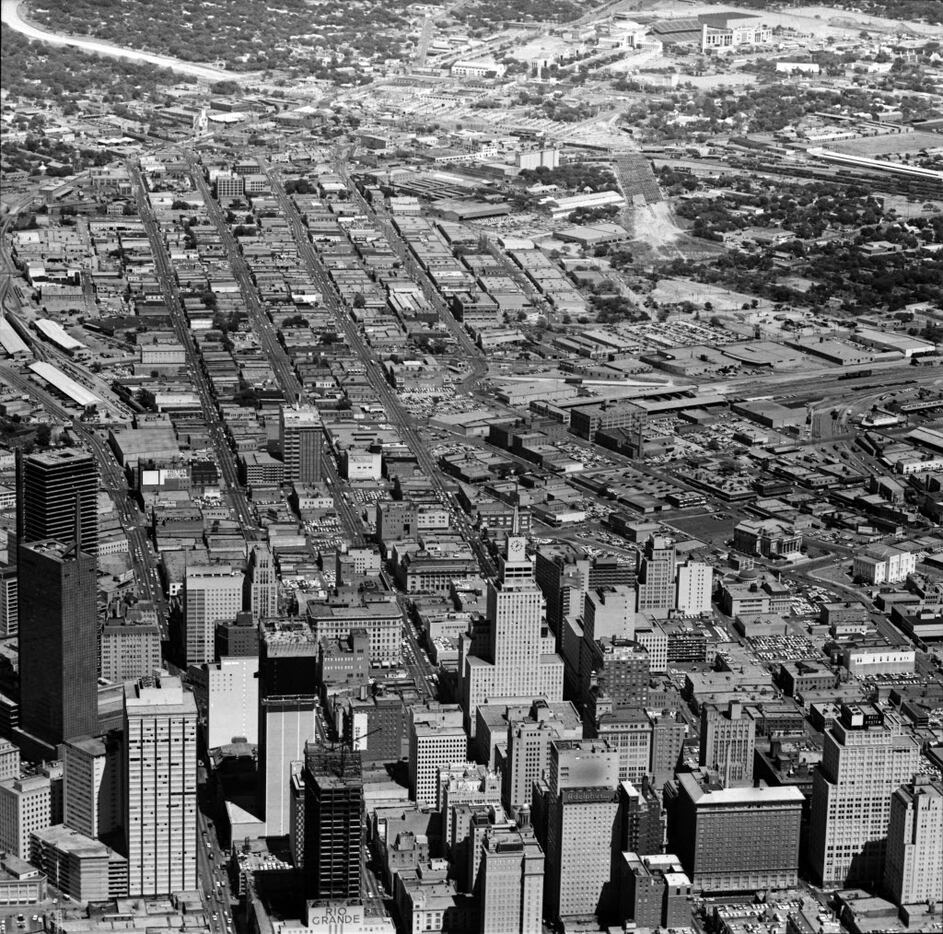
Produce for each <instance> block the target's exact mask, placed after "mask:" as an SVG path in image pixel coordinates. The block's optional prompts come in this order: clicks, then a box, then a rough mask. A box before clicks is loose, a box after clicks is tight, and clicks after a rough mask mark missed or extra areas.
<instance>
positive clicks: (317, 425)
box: [278, 405, 324, 484]
mask: <svg viewBox="0 0 943 934" xmlns="http://www.w3.org/2000/svg"><path fill="white" fill-rule="evenodd" d="M278 428H279V441H280V443H281V448H282V460H283V461H284V462H285V482H286V483H296V482H297V483H302V484H312V483H318V482H319V481H320V479H321V444H322V440H323V437H324V424H323V422H322V420H321V413H320V412H318V410H317V409H316V408H315V407H314V406H313V405H299V406H295V407H294V408H289V407H288V406H282V409H281V413H280V416H279V423H278Z"/></svg>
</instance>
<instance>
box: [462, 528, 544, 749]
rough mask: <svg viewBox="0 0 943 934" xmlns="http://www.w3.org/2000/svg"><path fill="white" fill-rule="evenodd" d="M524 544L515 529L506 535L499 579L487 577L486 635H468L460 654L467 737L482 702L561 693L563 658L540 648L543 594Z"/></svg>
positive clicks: (526, 698)
mask: <svg viewBox="0 0 943 934" xmlns="http://www.w3.org/2000/svg"><path fill="white" fill-rule="evenodd" d="M515 532H516V529H515ZM526 546H527V543H526V541H525V539H523V538H521V537H519V536H518V535H516V534H514V535H511V536H510V537H509V538H508V540H507V556H506V557H505V558H504V559H503V560H502V561H501V568H500V576H499V579H498V580H497V581H489V583H488V626H487V628H486V632H485V635H484V636H479V637H478V638H476V637H475V636H474V635H473V636H472V640H471V645H470V649H469V652H468V654H467V655H466V656H465V658H464V669H463V685H462V687H463V701H464V703H463V707H464V710H465V724H466V729H467V730H468V734H469V736H471V737H474V735H475V728H476V711H477V710H478V707H480V706H481V705H482V704H485V703H488V704H495V703H502V702H504V701H515V702H516V701H524V702H530V701H532V700H535V699H536V698H539V697H542V698H544V699H546V700H548V701H559V700H562V699H563V659H562V658H560V656H559V655H557V654H555V653H546V652H544V648H545V643H544V640H543V628H544V596H543V593H542V592H541V591H540V588H539V587H538V586H537V584H536V582H535V581H534V569H533V565H532V564H531V562H530V559H529V558H528V557H527V547H526Z"/></svg>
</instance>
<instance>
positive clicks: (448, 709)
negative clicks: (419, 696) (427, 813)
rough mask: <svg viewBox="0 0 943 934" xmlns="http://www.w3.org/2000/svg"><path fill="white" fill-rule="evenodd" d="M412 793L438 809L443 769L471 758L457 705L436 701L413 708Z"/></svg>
mask: <svg viewBox="0 0 943 934" xmlns="http://www.w3.org/2000/svg"><path fill="white" fill-rule="evenodd" d="M408 717H409V721H408V724H409V794H410V797H411V798H412V799H413V800H414V801H415V802H416V803H417V804H419V805H420V806H425V807H436V806H437V803H438V795H439V787H438V781H439V769H442V768H447V767H448V766H450V765H451V764H452V763H453V762H465V761H466V760H467V759H468V736H467V735H466V733H465V728H464V726H463V724H462V710H461V708H460V707H459V706H458V705H457V704H439V703H436V702H434V701H430V702H427V703H425V704H416V705H414V706H412V707H410V708H409V711H408Z"/></svg>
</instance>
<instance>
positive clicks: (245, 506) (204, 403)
mask: <svg viewBox="0 0 943 934" xmlns="http://www.w3.org/2000/svg"><path fill="white" fill-rule="evenodd" d="M128 169H129V171H130V173H131V179H132V181H133V183H134V188H135V194H136V198H137V208H138V214H139V216H140V218H141V220H142V221H143V222H144V228H145V230H146V231H147V237H148V240H149V241H150V244H151V253H152V254H153V257H154V267H155V271H156V273H157V277H158V279H159V280H160V283H161V288H162V290H163V293H164V303H165V304H166V306H167V310H168V312H169V313H170V317H171V320H172V321H173V326H174V331H175V332H176V334H177V339H178V340H179V341H180V343H181V344H182V345H183V347H184V348H185V349H186V352H187V358H188V359H189V361H190V367H189V372H190V377H191V379H192V380H193V386H194V389H196V391H197V395H198V396H199V397H200V407H201V410H202V412H203V418H204V420H205V421H206V424H207V427H208V428H209V432H210V437H211V439H212V442H213V448H214V450H215V451H216V459H217V464H218V465H219V469H220V473H221V474H222V478H223V480H224V481H225V485H226V492H227V494H228V495H229V499H230V502H231V503H232V505H233V507H234V509H235V511H236V517H237V519H238V522H239V525H240V526H241V528H242V531H243V532H244V533H247V534H249V536H250V537H251V536H252V533H254V531H255V529H256V528H257V525H256V521H255V518H254V516H253V514H252V510H251V508H250V507H249V501H248V498H247V497H246V493H245V490H243V489H242V487H241V485H240V483H239V471H238V469H237V466H236V458H235V456H234V454H233V452H232V448H231V447H230V446H229V442H228V441H227V440H226V432H225V428H226V426H225V425H224V424H223V420H222V418H221V417H220V414H219V410H218V409H217V407H216V400H215V396H214V394H213V390H212V388H211V387H210V385H209V380H208V379H207V377H206V374H205V373H204V371H203V367H202V365H201V362H200V356H199V353H198V352H197V348H196V343H195V341H194V340H193V335H192V334H191V333H190V322H189V321H188V320H187V316H186V313H185V312H184V310H183V303H182V302H181V301H180V292H179V290H178V288H177V277H176V274H175V272H174V268H173V265H172V264H171V262H170V257H169V256H168V255H167V248H166V245H165V243H164V238H163V236H162V234H161V232H160V227H159V226H158V223H157V219H156V218H155V216H154V212H153V211H152V210H151V204H150V200H149V199H148V196H147V189H146V188H145V185H144V179H143V178H142V177H141V171H140V168H139V167H138V166H137V165H135V164H134V163H129V164H128Z"/></svg>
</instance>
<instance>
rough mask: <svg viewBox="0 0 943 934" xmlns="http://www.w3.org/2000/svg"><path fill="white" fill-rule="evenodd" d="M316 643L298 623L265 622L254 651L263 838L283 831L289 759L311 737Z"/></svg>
mask: <svg viewBox="0 0 943 934" xmlns="http://www.w3.org/2000/svg"><path fill="white" fill-rule="evenodd" d="M317 672H318V644H317V642H316V641H315V640H314V637H313V636H312V634H311V630H310V629H309V628H308V626H307V625H306V624H305V623H303V622H275V621H271V622H269V623H266V624H265V626H264V627H263V630H262V640H261V643H260V655H259V723H258V726H259V752H258V755H259V789H258V791H259V809H260V810H261V812H262V815H263V816H264V818H265V826H266V832H267V833H268V835H269V836H273V837H275V836H284V835H285V834H287V833H288V831H289V826H290V818H291V798H290V793H289V782H290V777H291V763H292V762H296V761H299V760H301V759H303V758H304V749H305V743H307V742H310V741H312V740H315V739H317V738H318V736H317V708H318V691H317Z"/></svg>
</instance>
